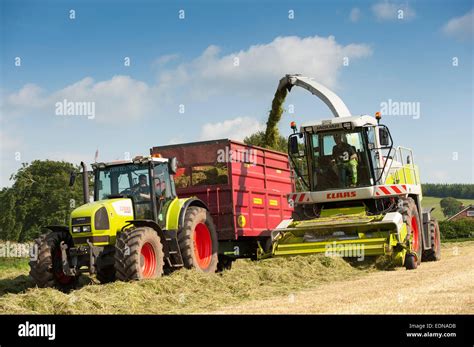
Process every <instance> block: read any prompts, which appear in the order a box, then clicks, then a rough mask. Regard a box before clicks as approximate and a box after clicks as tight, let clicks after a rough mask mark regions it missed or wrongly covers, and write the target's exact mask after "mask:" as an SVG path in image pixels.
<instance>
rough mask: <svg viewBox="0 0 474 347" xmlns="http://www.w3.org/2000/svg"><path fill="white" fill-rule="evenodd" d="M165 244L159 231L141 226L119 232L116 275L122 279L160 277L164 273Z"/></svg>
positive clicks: (116, 250) (116, 251)
mask: <svg viewBox="0 0 474 347" xmlns="http://www.w3.org/2000/svg"><path fill="white" fill-rule="evenodd" d="M163 264H164V254H163V245H162V243H161V239H160V236H159V235H158V234H157V232H156V231H155V230H154V229H152V228H149V227H139V228H136V229H131V230H127V231H124V232H122V233H120V234H117V241H116V243H115V275H116V277H117V279H118V280H120V281H132V280H142V279H153V278H158V277H160V276H161V275H162V274H163Z"/></svg>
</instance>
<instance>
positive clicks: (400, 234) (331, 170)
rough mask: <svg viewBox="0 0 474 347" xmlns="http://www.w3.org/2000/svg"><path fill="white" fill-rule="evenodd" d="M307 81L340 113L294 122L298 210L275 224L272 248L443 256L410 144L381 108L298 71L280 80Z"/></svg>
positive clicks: (276, 251) (397, 260)
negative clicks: (350, 104)
mask: <svg viewBox="0 0 474 347" xmlns="http://www.w3.org/2000/svg"><path fill="white" fill-rule="evenodd" d="M294 85H297V86H301V87H304V88H305V89H307V90H309V91H311V92H312V93H313V94H314V95H316V96H318V97H319V98H320V99H321V100H323V101H324V102H325V103H326V104H327V105H328V107H329V108H330V109H331V111H332V113H333V115H334V116H335V118H331V119H326V120H321V121H315V122H312V123H309V124H303V125H302V126H301V127H300V129H299V132H298V131H297V127H296V125H295V124H294V122H293V123H292V129H293V134H291V135H290V136H289V139H288V154H289V158H290V163H291V165H292V167H293V170H294V172H295V176H296V182H297V191H295V192H293V193H291V194H289V195H288V201H289V203H290V205H291V206H293V207H294V213H293V218H292V219H290V220H284V221H282V223H280V225H279V227H278V228H277V229H276V230H274V231H273V232H272V241H273V248H272V255H274V256H278V255H292V254H308V253H326V254H337V255H340V256H343V257H348V258H350V257H360V256H361V254H363V256H379V255H390V256H391V257H392V260H393V263H394V264H397V265H400V266H401V265H404V266H405V267H406V268H407V269H414V268H416V267H417V265H418V264H419V263H420V262H421V260H422V259H423V260H425V259H426V260H438V259H439V257H440V241H439V228H438V223H437V222H436V220H434V219H433V218H432V217H431V215H430V212H431V211H430V210H422V208H421V202H422V191H421V184H420V178H419V173H418V167H417V166H416V165H415V162H414V158H413V152H412V150H411V149H409V148H405V147H401V146H398V147H395V146H394V145H393V141H392V136H391V133H390V130H389V129H388V127H387V126H385V125H383V124H380V119H381V115H380V113H378V112H377V113H376V116H375V118H374V117H371V116H367V115H362V116H352V115H351V114H350V112H349V111H348V109H347V107H346V106H345V105H344V103H343V102H342V100H341V99H340V98H339V97H338V96H337V95H335V94H334V93H333V92H331V91H330V90H329V89H327V88H325V87H324V86H321V85H320V84H318V83H316V82H314V81H312V80H311V79H308V78H306V77H301V76H299V75H287V76H285V77H284V78H283V79H282V80H281V81H280V85H279V88H287V89H288V90H291V88H292V87H293V86H294Z"/></svg>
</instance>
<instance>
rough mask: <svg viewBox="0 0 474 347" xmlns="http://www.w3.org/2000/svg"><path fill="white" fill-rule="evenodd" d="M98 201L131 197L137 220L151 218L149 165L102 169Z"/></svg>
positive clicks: (118, 166) (98, 177)
mask: <svg viewBox="0 0 474 347" xmlns="http://www.w3.org/2000/svg"><path fill="white" fill-rule="evenodd" d="M96 177H97V182H96V194H95V196H96V200H103V199H108V198H109V197H110V196H115V195H123V196H130V197H131V198H132V200H133V203H134V209H135V214H136V216H135V218H137V219H149V218H151V200H150V196H151V195H150V193H151V192H150V183H149V182H150V180H149V175H148V166H147V165H134V164H127V165H114V166H108V167H105V168H103V169H100V170H99V171H98V174H97V176H96Z"/></svg>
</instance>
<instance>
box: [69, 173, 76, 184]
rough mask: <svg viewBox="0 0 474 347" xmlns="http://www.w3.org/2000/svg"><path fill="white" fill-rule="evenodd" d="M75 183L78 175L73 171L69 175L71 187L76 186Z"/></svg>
mask: <svg viewBox="0 0 474 347" xmlns="http://www.w3.org/2000/svg"><path fill="white" fill-rule="evenodd" d="M74 182H76V173H75V172H74V171H71V173H70V175H69V187H72V186H73V185H74Z"/></svg>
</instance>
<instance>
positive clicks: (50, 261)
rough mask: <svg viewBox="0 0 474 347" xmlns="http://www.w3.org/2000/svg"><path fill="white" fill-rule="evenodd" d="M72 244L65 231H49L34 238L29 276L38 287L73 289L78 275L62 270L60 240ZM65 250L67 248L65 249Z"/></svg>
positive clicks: (69, 245)
mask: <svg viewBox="0 0 474 347" xmlns="http://www.w3.org/2000/svg"><path fill="white" fill-rule="evenodd" d="M62 241H64V243H65V244H66V245H67V246H68V248H70V247H72V246H73V240H72V236H71V234H69V232H67V231H51V232H49V233H47V234H43V235H41V236H40V237H39V238H37V239H36V240H35V255H36V257H35V259H34V260H31V261H30V276H31V277H32V278H33V280H34V282H35V283H36V285H37V286H38V287H40V288H47V287H55V288H57V289H59V290H62V291H69V290H71V289H74V288H75V287H76V285H77V282H78V280H79V276H67V275H65V274H64V272H63V267H62V257H61V247H60V245H61V242H62ZM66 252H67V250H66Z"/></svg>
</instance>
